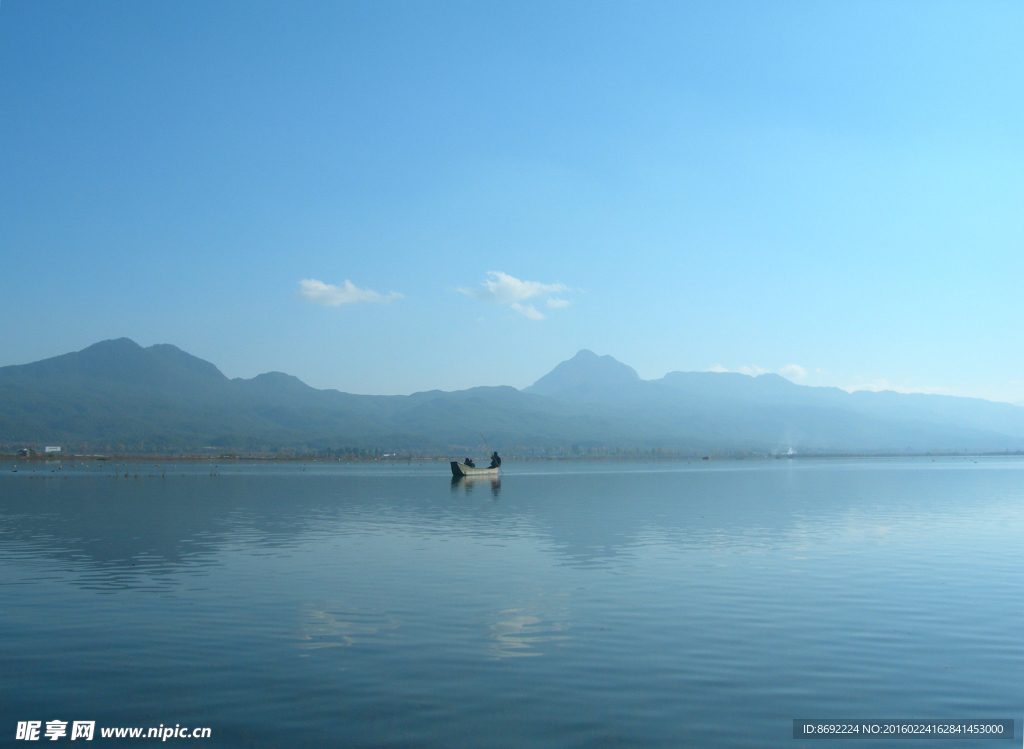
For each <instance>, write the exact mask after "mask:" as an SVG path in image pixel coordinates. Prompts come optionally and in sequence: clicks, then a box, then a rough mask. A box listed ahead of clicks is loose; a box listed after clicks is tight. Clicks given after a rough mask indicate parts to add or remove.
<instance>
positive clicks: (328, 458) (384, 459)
mask: <svg viewBox="0 0 1024 749" xmlns="http://www.w3.org/2000/svg"><path fill="white" fill-rule="evenodd" d="M1022 456H1024V450H1016V451H1002V452H992V451H990V452H925V453H920V452H886V453H881V452H879V453H810V452H807V453H798V452H794V453H779V454H764V453H761V454H756V453H708V454H704V455H693V454H689V455H683V454H670V453H667V452H665V451H661V452H658V451H651V453H650V454H644V453H633V454H629V455H607V454H579V455H573V454H564V455H516V454H515V453H512V452H508V453H506V454H504V455H503V456H502V457H503V459H504V460H505V461H506V462H510V463H511V462H515V463H531V462H568V463H571V462H622V463H652V462H665V463H692V462H700V461H710V460H716V461H723V460H728V461H743V460H746V461H750V460H822V459H824V460H828V459H841V458H856V459H870V458H877V459H892V458H1013V457H1022ZM451 460H461V458H455V457H454V456H453V455H417V454H407V453H398V454H388V455H381V456H360V457H353V456H346V457H338V456H334V455H318V454H315V453H300V452H291V453H280V454H261V453H257V454H234V453H220V454H217V455H203V454H188V453H186V454H146V453H109V454H82V453H61V454H55V453H49V454H41V453H37V454H33V455H27V456H26V455H17V454H12V453H7V452H2V451H0V461H4V462H14V463H18V462H25V463H61V462H69V461H77V462H88V461H94V462H111V463H172V462H176V463H225V462H237V463H445V464H447V463H448V462H449V461H451Z"/></svg>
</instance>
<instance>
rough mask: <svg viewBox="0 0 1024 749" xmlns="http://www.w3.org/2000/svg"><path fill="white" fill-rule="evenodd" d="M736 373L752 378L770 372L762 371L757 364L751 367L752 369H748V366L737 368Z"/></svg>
mask: <svg viewBox="0 0 1024 749" xmlns="http://www.w3.org/2000/svg"><path fill="white" fill-rule="evenodd" d="M736 371H737V372H739V373H741V374H745V375H750V376H751V377H757V376H758V375H763V374H768V370H767V369H761V368H760V367H759V366H757V365H756V364H755V365H753V366H750V367H747V366H743V367H737V368H736Z"/></svg>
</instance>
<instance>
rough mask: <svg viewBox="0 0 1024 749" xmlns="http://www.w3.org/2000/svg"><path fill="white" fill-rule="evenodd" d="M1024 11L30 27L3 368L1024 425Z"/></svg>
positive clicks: (3, 29) (14, 181) (276, 18)
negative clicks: (578, 385) (42, 361)
mask: <svg viewBox="0 0 1024 749" xmlns="http://www.w3.org/2000/svg"><path fill="white" fill-rule="evenodd" d="M1022 28H1024V6H1022V5H1020V4H1018V3H1005V4H999V3H977V2H972V3H960V4H942V3H933V2H929V3H920V4H917V3H877V4H872V3H868V2H853V3H841V2H821V3H798V2H791V3H736V4H729V3H719V2H715V3H699V4H698V3H694V4H683V3H667V4H657V3H642V4H641V3H624V2H623V3H611V4H601V3H594V2H587V3H551V2H545V3H537V4H526V3H522V2H516V3H509V4H505V5H500V4H497V3H464V4H441V3H434V4H428V3H420V4H412V3H394V4H388V3H381V2H374V3H363V4H349V5H344V4H340V3H323V4H316V3H314V4H305V3H259V2H245V3H201V2H175V3H138V2H121V3H115V2H97V3H66V2H53V3H51V2H37V1H35V0H33V1H32V2H28V1H26V0H4V1H3V4H2V5H0V258H2V260H3V265H4V272H3V273H2V274H0V315H2V317H3V319H4V320H5V321H6V322H7V324H6V325H5V331H4V343H3V345H0V365H6V364H15V363H23V362H27V361H32V360H35V359H39V358H43V357H46V356H52V355H56V354H60V353H64V352H66V351H70V350H74V349H79V348H82V347H84V346H87V345H89V344H91V343H93V342H95V341H97V340H101V339H104V338H112V337H120V336H129V337H131V338H133V339H135V340H136V341H138V342H139V343H141V344H144V345H149V344H152V343H163V342H167V343H174V344H176V345H178V346H180V347H181V348H183V349H185V350H187V351H189V352H191V353H194V354H196V355H197V356H201V357H203V358H204V359H208V360H210V361H213V362H214V363H216V364H217V365H218V366H220V367H221V369H222V370H223V371H224V372H225V373H226V374H228V375H229V376H244V377H251V376H253V375H255V374H258V373H260V372H264V371H268V370H281V371H286V372H289V373H291V374H295V375H297V376H299V377H301V378H302V379H303V380H305V381H306V382H308V383H310V384H312V385H314V386H317V387H336V388H339V389H342V390H347V391H351V392H363V393H407V392H412V391H415V390H425V389H432V388H442V389H456V388H463V387H469V386H473V385H482V384H487V385H495V384H509V385H515V386H517V387H522V386H525V385H527V384H530V383H531V382H533V381H534V380H535V379H537V378H538V377H539V376H541V375H542V374H544V373H545V372H547V371H548V370H550V369H551V367H553V366H554V365H555V364H557V363H558V362H559V361H561V360H563V359H566V358H568V357H570V356H572V355H573V354H574V353H575V352H576V351H577V350H578V349H580V348H590V349H592V350H594V351H596V352H598V353H600V354H606V353H607V354H611V355H613V356H615V357H616V358H618V359H620V360H622V361H624V362H626V363H628V364H630V365H632V366H634V367H635V368H636V369H637V370H638V371H639V372H640V374H641V376H643V377H646V378H651V377H660V376H662V375H663V374H665V373H666V372H668V371H672V370H704V369H710V368H713V367H721V368H724V369H729V370H733V371H748V372H757V371H776V372H777V371H784V372H785V373H786V374H787V375H788V376H790V377H791V378H793V379H794V380H795V381H798V382H802V383H805V384H822V385H838V386H842V387H847V388H855V387H873V388H879V387H892V388H897V389H904V390H923V391H929V392H947V393H952V394H958V395H975V396H981V397H988V398H993V399H998V400H1008V401H1013V402H1018V401H1024V345H1022V343H1024V341H1022V332H1021V331H1022V330H1024V325H1022V323H1024V310H1022V301H1021V300H1022V297H1024V295H1022V294H1021V291H1020V288H1021V285H1022V281H1024V242H1022V239H1024V220H1022V219H1024V210H1022V209H1024V98H1022V97H1021V95H1020V94H1021V80H1022V79H1024V75H1022V74H1024V45H1021V44H1020V30H1021V29H1022Z"/></svg>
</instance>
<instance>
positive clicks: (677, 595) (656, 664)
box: [0, 458, 1024, 749]
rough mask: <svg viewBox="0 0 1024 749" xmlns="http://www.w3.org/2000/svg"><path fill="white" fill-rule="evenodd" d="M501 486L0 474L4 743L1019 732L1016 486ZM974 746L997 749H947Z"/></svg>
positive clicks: (423, 468) (646, 739)
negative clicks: (924, 723) (838, 727)
mask: <svg viewBox="0 0 1024 749" xmlns="http://www.w3.org/2000/svg"><path fill="white" fill-rule="evenodd" d="M58 465H60V469H59V470H58V469H57V466H58ZM505 467H506V471H505V475H504V476H503V478H502V479H501V481H500V484H496V485H492V484H491V482H490V481H483V482H478V483H475V484H465V483H453V482H452V481H451V480H450V477H449V475H448V469H447V466H444V465H436V464H409V465H405V464H323V463H308V464H298V463H286V464H285V463H283V464H247V463H237V464H230V465H221V466H218V467H216V468H214V467H213V466H212V465H208V464H185V465H177V466H174V465H167V466H165V465H162V464H161V465H156V466H155V465H153V464H138V463H135V464H129V465H128V466H124V465H121V466H112V465H110V464H103V463H90V464H87V467H83V465H82V464H80V463H78V464H75V465H74V466H73V465H71V464H70V463H69V462H67V461H65V462H64V463H62V464H57V463H48V464H45V466H44V464H42V463H34V464H20V465H19V466H18V471H17V472H16V473H14V472H12V465H11V464H9V463H7V464H2V465H0V600H2V601H3V606H2V607H0V661H2V662H3V663H5V664H6V666H5V671H4V674H3V678H0V710H2V713H3V717H4V723H3V726H2V732H0V743H3V744H4V745H6V744H7V743H10V744H14V743H15V742H14V741H13V736H14V725H15V722H16V721H18V720H42V721H44V722H45V721H47V720H53V719H60V720H67V721H72V720H96V721H97V726H156V725H158V724H161V723H162V724H166V725H173V724H175V723H180V724H182V725H187V726H209V727H211V728H212V734H213V738H212V740H206V741H204V742H203V744H204V746H231V747H234V746H239V747H240V746H298V745H312V744H315V743H318V742H321V741H322V742H326V745H329V746H425V747H461V746H465V747H471V746H472V747H521V746H536V747H552V748H558V749H561V748H563V747H566V748H568V747H591V746H602V747H603V746H651V747H679V746H693V747H717V746H722V747H725V746H728V747H733V746H744V747H778V746H786V747H797V746H801V745H802V742H798V741H794V740H793V739H792V738H791V736H792V720H793V719H794V718H852V717H860V718H912V717H914V718H1014V719H1015V720H1017V721H1020V719H1021V716H1022V712H1024V678H1022V673H1024V669H1022V666H1024V624H1022V622H1024V616H1022V615H1024V583H1022V579H1021V574H1020V571H1021V569H1024V565H1022V563H1024V543H1022V541H1024V460H1022V459H1018V458H998V459H996V458H969V459H965V458H937V459H931V458H915V459H892V460H884V459H875V460H766V461H751V462H716V461H709V462H703V461H698V462H689V463H686V462H679V463H672V462H666V463H656V464H637V463H586V462H566V463H554V462H526V463H522V462H520V463H511V464H509V463H506V466H505ZM115 472H116V475H117V476H118V478H114V476H115ZM126 472H127V473H128V474H129V477H128V478H127V479H126V478H125V476H124V474H125V473H126ZM136 474H138V478H135V475H136ZM1017 735H1018V736H1019V735H1020V723H1019V722H1018V723H1017ZM17 743H20V742H17ZM890 745H891V746H902V745H903V744H902V743H900V742H889V743H885V742H878V743H873V742H859V743H858V744H857V746H890ZM913 745H917V744H913ZM943 745H945V744H943ZM975 745H977V746H999V745H1003V746H1005V745H1007V744H1006V742H1003V743H1002V744H991V743H990V742H987V741H975V742H970V741H960V742H955V743H953V744H950V746H975Z"/></svg>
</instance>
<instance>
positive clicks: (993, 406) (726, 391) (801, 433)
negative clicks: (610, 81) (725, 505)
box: [0, 338, 1024, 455]
mask: <svg viewBox="0 0 1024 749" xmlns="http://www.w3.org/2000/svg"><path fill="white" fill-rule="evenodd" d="M484 439H486V440H487V441H488V442H489V444H491V445H492V446H494V447H496V448H499V449H502V450H505V451H510V450H511V451H514V452H517V453H520V454H565V453H582V452H597V453H613V454H615V453H618V452H621V451H627V452H629V451H638V452H639V453H641V454H643V453H649V452H650V451H652V450H666V451H669V452H680V453H683V454H700V453H709V452H716V453H721V452H739V453H757V454H761V453H764V454H771V453H780V452H781V453H787V452H789V451H790V450H792V451H795V452H800V453H819V454H820V453H851V452H853V453H892V452H897V453H905V452H919V453H921V452H930V451H942V452H958V451H1018V450H1024V408H1020V407H1019V406H1014V405H1010V404H1004V403H993V402H990V401H984V400H979V399H971V398H954V397H950V396H937V395H921V394H910V395H905V394H899V393H893V392H882V393H871V392H856V393H847V392H845V391H843V390H839V389H837V388H817V387H807V386H803V385H797V384H795V383H792V382H790V381H789V380H787V379H785V378H783V377H780V376H778V375H774V374H765V375H761V376H759V377H749V376H747V375H742V374H736V373H718V372H671V373H669V374H667V375H665V376H664V377H662V378H661V379H658V380H643V379H641V378H640V377H639V375H638V374H637V372H636V371H635V370H634V369H632V368H631V367H629V366H627V365H626V364H623V363H622V362H619V361H617V360H615V359H614V358H612V357H610V356H598V355H597V354H595V353H593V352H591V351H588V350H582V351H580V352H579V353H577V354H576V355H575V356H574V357H573V358H571V359H569V360H567V361H564V362H562V363H561V364H559V365H558V366H556V367H555V368H554V369H553V370H552V371H551V372H549V373H548V374H546V375H544V376H543V377H541V378H540V379H538V380H537V382H535V383H534V384H533V385H531V386H530V387H527V388H524V389H523V390H521V391H520V390H516V389H515V388H511V387H480V388H471V389H469V390H462V391H456V392H443V391H429V392H421V393H414V394H412V395H408V396H372V395H353V394H350V393H342V392H339V391H337V390H318V389H316V388H312V387H310V386H308V385H306V384H305V383H304V382H302V381H301V380H299V379H298V378H297V377H293V376H291V375H287V374H284V373H282V372H268V373H266V374H261V375H258V376H256V377H254V378H252V379H241V378H235V379H230V378H228V377H226V376H225V375H224V374H223V373H222V372H221V371H220V370H219V369H218V368H217V367H216V366H215V365H213V364H211V363H210V362H207V361H204V360H202V359H199V358H197V357H195V356H192V355H191V354H188V353H186V352H184V351H182V350H181V349H179V348H177V347H175V346H172V345H169V344H158V345H155V346H150V347H148V348H143V347H141V346H139V345H138V344H136V343H135V342H134V341H131V340H130V339H127V338H121V339H117V340H109V341H101V342H100V343H97V344H94V345H93V346H89V347H88V348H85V349H83V350H81V351H77V352H73V353H69V354H64V355H62V356H57V357H53V358H51V359H45V360H42V361H38V362H33V363H31V364H24V365H16V366H9V367H3V368H0V446H3V447H6V448H8V449H10V448H17V447H21V446H33V445H41V444H44V443H46V444H62V445H67V446H68V448H69V449H78V450H92V451H119V452H122V451H123V452H168V451H170V452H195V451H198V450H201V449H203V448H210V447H212V448H215V449H220V450H231V449H234V450H240V451H243V452H274V451H277V450H281V449H299V450H310V449H315V450H333V451H339V452H345V451H348V452H352V451H374V450H376V451H417V452H423V453H431V454H440V453H449V454H460V455H461V454H463V453H466V454H469V453H471V452H473V451H479V449H480V448H481V447H482V444H483V440H484Z"/></svg>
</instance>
